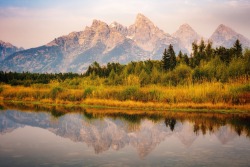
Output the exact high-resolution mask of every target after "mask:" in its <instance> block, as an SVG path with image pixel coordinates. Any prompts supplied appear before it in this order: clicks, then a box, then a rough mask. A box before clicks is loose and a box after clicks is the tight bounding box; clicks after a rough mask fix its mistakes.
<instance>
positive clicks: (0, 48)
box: [0, 40, 23, 62]
mask: <svg viewBox="0 0 250 167" xmlns="http://www.w3.org/2000/svg"><path fill="white" fill-rule="evenodd" d="M21 50H23V48H18V47H16V46H14V45H12V44H10V43H8V42H4V41H1V40H0V62H1V61H3V60H4V59H5V58H6V57H8V56H9V55H11V54H13V53H15V52H18V51H21Z"/></svg>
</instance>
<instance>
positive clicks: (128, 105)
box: [0, 99, 250, 113]
mask: <svg viewBox="0 0 250 167" xmlns="http://www.w3.org/2000/svg"><path fill="white" fill-rule="evenodd" d="M0 105H2V106H3V107H5V106H7V107H9V105H11V106H18V105H24V106H25V105H28V106H29V105H31V106H32V105H33V106H39V107H43V108H51V107H57V108H65V109H71V108H82V109H96V110H113V111H114V113H115V112H123V113H130V111H131V110H132V111H133V113H134V112H136V113H145V112H149V113H151V112H156V113H157V112H168V111H171V112H173V111H176V112H197V113H199V112H207V113H250V104H246V105H229V104H224V103H217V104H212V103H199V104H197V103H175V104H167V103H159V102H137V101H117V100H103V99H86V100H84V101H81V102H68V101H59V102H58V101H53V102H52V101H49V102H48V101H44V100H41V101H27V100H26V101H25V100H0ZM66 112H67V111H66ZM111 112H112V111H111ZM67 113H68V112H67ZM69 113H70V112H69Z"/></svg>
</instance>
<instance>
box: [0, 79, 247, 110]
mask: <svg viewBox="0 0 250 167" xmlns="http://www.w3.org/2000/svg"><path fill="white" fill-rule="evenodd" d="M75 80H77V82H78V83H79V84H77V86H76V85H73V86H72V85H71V84H70V83H69V80H66V81H64V82H61V83H60V82H51V83H49V84H34V85H31V86H29V87H25V86H11V85H1V86H0V90H1V91H0V100H1V101H22V102H39V103H49V104H72V105H93V106H107V107H116V108H133V109H136V108H138V109H153V110H164V109H174V108H176V109H178V108H179V109H183V108H186V109H187V108H189V109H190V108H192V109H242V110H249V109H250V92H249V90H250V84H249V82H248V80H245V81H241V82H240V83H239V82H230V83H220V82H203V83H196V84H191V85H180V86H162V85H147V86H143V87H142V86H138V85H129V86H124V85H119V86H107V85H102V84H100V85H91V84H88V82H86V80H87V79H86V78H84V79H80V78H78V79H75ZM100 80H101V79H100ZM71 82H72V80H71ZM75 82H76V81H75ZM89 82H92V81H91V79H89Z"/></svg>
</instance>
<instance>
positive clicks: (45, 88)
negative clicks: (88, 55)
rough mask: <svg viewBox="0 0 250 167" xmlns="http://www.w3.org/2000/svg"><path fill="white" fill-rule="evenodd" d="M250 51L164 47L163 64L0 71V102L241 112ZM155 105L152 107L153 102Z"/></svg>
mask: <svg viewBox="0 0 250 167" xmlns="http://www.w3.org/2000/svg"><path fill="white" fill-rule="evenodd" d="M249 74H250V50H248V49H245V50H243V48H242V45H241V43H240V41H239V40H236V41H235V43H234V45H233V47H231V48H225V47H222V46H220V47H216V48H213V46H212V42H207V43H206V42H204V40H201V41H200V42H199V43H197V42H194V43H193V44H192V53H191V55H190V56H188V55H187V54H183V53H182V52H181V51H180V52H179V53H178V54H176V53H175V52H174V49H173V46H172V45H169V47H168V48H166V49H165V50H164V51H163V55H162V60H146V61H139V62H130V63H128V64H126V65H124V64H120V63H115V62H111V63H108V64H107V65H100V64H99V63H98V62H94V63H92V64H91V65H90V66H89V67H88V69H87V71H86V72H84V73H82V74H77V73H58V74H52V73H51V74H49V73H47V74H39V73H29V72H23V73H16V72H0V82H1V84H0V100H1V99H2V100H3V101H4V100H20V101H40V102H45V103H46V102H48V103H59V104H60V103H78V104H89V105H104V106H115V107H135V108H137V107H139V108H140V107H141V106H143V107H146V108H154V107H156V108H157V107H158V108H169V107H177V108H182V107H184V108H189V107H194V108H235V106H236V108H243V109H246V108H247V109H249V103H250V83H249ZM156 103H157V104H158V106H157V105H155V104H156Z"/></svg>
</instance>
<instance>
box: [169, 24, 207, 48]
mask: <svg viewBox="0 0 250 167" xmlns="http://www.w3.org/2000/svg"><path fill="white" fill-rule="evenodd" d="M172 36H173V37H175V38H177V39H178V40H179V41H180V43H181V44H182V46H183V47H185V48H186V49H187V50H188V52H189V53H191V52H192V43H193V42H195V41H197V42H199V41H200V40H201V39H202V37H201V35H199V34H198V33H197V32H196V31H195V30H194V29H193V28H192V27H191V26H190V25H188V24H183V25H181V26H180V27H179V29H178V30H177V31H176V32H175V33H173V34H172ZM203 39H204V38H203Z"/></svg>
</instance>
